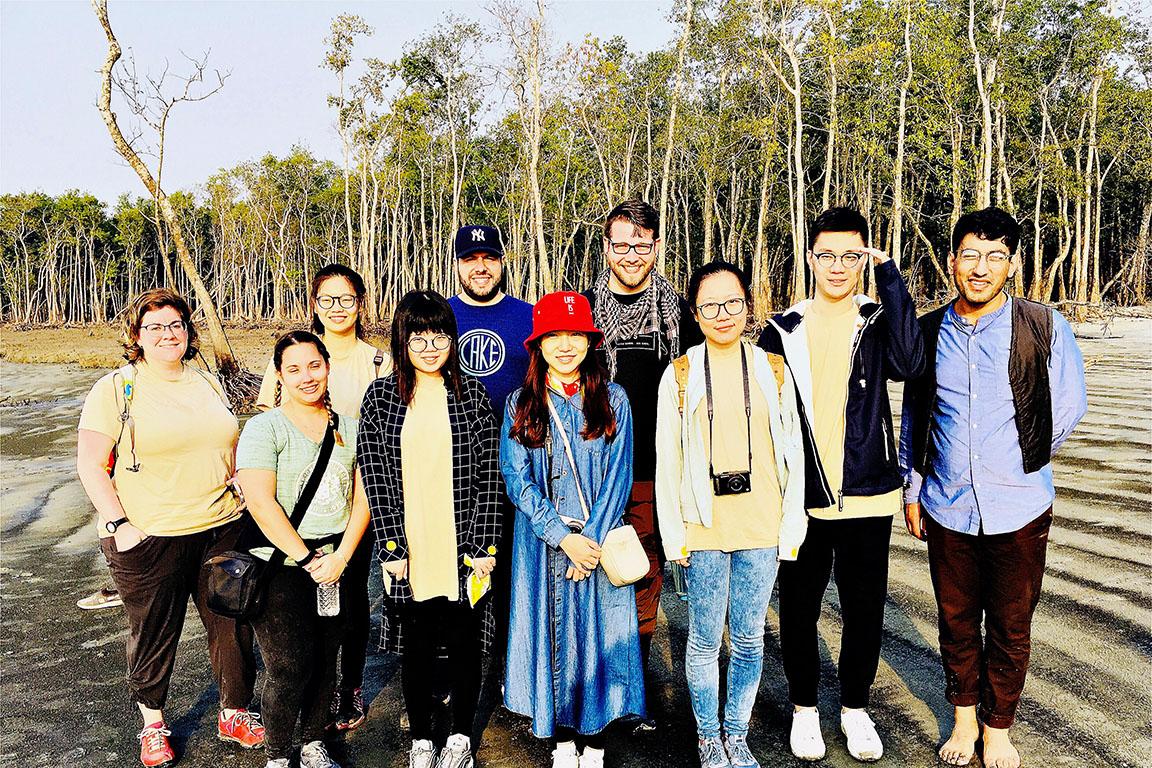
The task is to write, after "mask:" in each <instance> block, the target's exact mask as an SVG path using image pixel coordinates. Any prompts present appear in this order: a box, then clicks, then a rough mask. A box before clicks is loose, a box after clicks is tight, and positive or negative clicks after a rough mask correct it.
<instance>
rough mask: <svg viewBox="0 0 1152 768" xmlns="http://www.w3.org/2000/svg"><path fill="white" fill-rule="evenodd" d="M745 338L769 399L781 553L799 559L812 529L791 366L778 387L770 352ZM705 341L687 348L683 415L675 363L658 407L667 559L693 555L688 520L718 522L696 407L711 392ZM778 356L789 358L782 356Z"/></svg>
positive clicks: (660, 503) (659, 491)
mask: <svg viewBox="0 0 1152 768" xmlns="http://www.w3.org/2000/svg"><path fill="white" fill-rule="evenodd" d="M741 343H743V344H744V348H745V350H747V351H748V353H749V356H750V358H751V360H752V371H751V373H752V381H753V382H755V384H756V385H757V386H759V387H760V391H761V393H762V394H763V395H764V399H765V400H766V401H767V402H768V418H769V429H770V431H771V434H772V446H773V449H774V452H775V458H776V471H777V479H778V480H779V483H780V492H781V496H782V497H783V500H784V503H783V505H782V508H781V510H780V543H779V549H778V552H779V559H781V560H795V559H796V555H797V553H798V552H799V551H800V545H801V544H803V543H804V536H805V534H806V533H807V531H808V517H807V513H806V512H805V510H804V444H803V438H802V436H801V425H800V416H799V413H798V411H797V408H796V386H795V384H794V383H793V381H792V373H791V371H790V370H788V368H787V366H785V367H784V384H783V386H782V387H780V388H778V387H777V384H776V375H775V374H774V373H773V371H772V364H771V363H770V362H769V359H768V353H767V352H765V351H764V350H762V349H760V348H759V347H757V346H755V345H753V344H750V343H748V342H747V341H744V342H741ZM704 346H705V345H704V344H699V345H697V346H695V347H692V348H691V349H689V350H688V352H687V353H686V354H687V356H688V383H687V387H686V388H685V392H684V412H683V413H682V414H681V413H680V407H679V400H680V397H679V386H678V384H677V383H676V372H675V370H674V366H672V365H669V366H668V367H667V368H666V369H665V371H664V376H663V377H662V378H661V380H660V389H659V401H658V403H657V406H656V514H657V517H658V518H659V521H660V537H661V539H662V540H663V542H664V554H665V556H666V557H667V558H668V559H669V560H680V559H682V558H684V557H686V556H687V555H688V551H687V546H686V545H687V532H686V528H685V523H694V524H696V525H703V526H705V527H711V526H712V498H713V496H712V479H711V477H710V476H709V474H708V456H707V454H706V452H705V443H704V437H703V435H702V433H701V431H700V428H699V422H698V421H697V419H696V411H697V409H698V408H700V407H701V405H702V404H703V403H704V398H705V395H706V388H705V383H704ZM776 357H778V358H779V357H780V356H779V355H776ZM780 362H781V363H783V358H780ZM720 396H726V395H725V394H720Z"/></svg>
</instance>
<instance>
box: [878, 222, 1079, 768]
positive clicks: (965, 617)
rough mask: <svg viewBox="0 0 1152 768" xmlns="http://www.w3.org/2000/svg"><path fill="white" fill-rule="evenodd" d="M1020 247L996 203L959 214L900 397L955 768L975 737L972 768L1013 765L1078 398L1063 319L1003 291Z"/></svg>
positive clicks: (947, 754) (946, 754) (912, 518)
mask: <svg viewBox="0 0 1152 768" xmlns="http://www.w3.org/2000/svg"><path fill="white" fill-rule="evenodd" d="M1019 242H1020V226H1019V224H1018V223H1017V222H1016V220H1015V219H1013V218H1012V217H1011V216H1010V215H1009V214H1008V213H1006V212H1005V211H1002V210H1000V209H998V208H986V209H984V210H981V211H976V212H974V213H969V214H966V215H965V216H962V217H960V220H959V221H958V222H957V223H956V227H955V229H954V230H953V233H952V254H951V255H950V256H949V259H948V266H949V269H950V271H951V273H952V277H953V280H954V281H955V283H956V288H957V289H958V291H959V294H960V295H959V297H958V298H957V299H956V300H955V301H954V302H952V303H951V304H949V305H946V306H944V307H942V308H940V309H938V310H936V311H934V312H930V313H928V314H927V315H925V316H923V317H921V318H920V324H921V329H922V331H923V336H924V348H925V358H926V366H925V369H924V374H923V375H922V376H921V377H919V378H918V379H915V380H913V381H910V382H909V383H908V386H907V388H906V391H905V399H904V418H903V422H902V425H901V430H900V433H901V434H900V465H901V467H902V469H903V471H904V476H905V498H904V501H905V513H904V516H905V523H906V524H907V527H908V531H909V532H910V533H911V534H912V535H913V536H915V537H916V538H918V539H922V540H924V539H926V540H927V542H928V563H929V569H930V571H931V574H932V587H933V590H934V591H935V593H936V603H937V606H938V609H939V627H940V656H941V659H942V661H943V664H944V672H945V686H946V690H945V696H946V698H947V699H948V701H949V702H950V703H951V704H952V705H953V706H954V707H955V708H956V723H955V726H954V729H953V731H952V735H951V737H950V738H949V739H948V741H947V742H946V743H945V744H944V746H942V747H941V748H940V757H941V758H942V759H943V760H944V761H945V762H946V763H948V764H951V765H967V764H968V762H969V761H970V760H971V759H972V756H973V753H974V752H975V745H976V740H977V738H979V737H980V736H981V734H982V735H983V739H984V754H983V759H984V765H985V766H987V767H988V768H1017V767H1018V766H1019V765H1020V754H1019V752H1017V750H1016V748H1015V747H1014V746H1013V745H1012V742H1011V740H1010V739H1009V737H1008V728H1009V727H1010V726H1011V725H1012V722H1013V720H1014V718H1015V714H1016V707H1017V705H1018V704H1019V702H1020V694H1021V691H1022V690H1023V688H1024V678H1025V674H1026V673H1027V669H1028V657H1029V652H1030V650H1031V629H1032V615H1033V613H1034V611H1035V609H1036V604H1037V602H1038V601H1039V599H1040V585H1041V582H1042V580H1043V576H1044V559H1045V553H1046V551H1047V545H1048V532H1049V528H1050V527H1051V525H1052V502H1053V500H1054V499H1055V496H1056V492H1055V488H1054V487H1053V484H1052V464H1051V460H1052V455H1053V454H1054V453H1055V452H1056V450H1057V449H1058V448H1059V447H1060V445H1061V444H1062V443H1063V442H1064V441H1065V440H1066V439H1067V438H1068V436H1069V435H1070V434H1071V432H1072V430H1073V428H1074V427H1075V426H1076V423H1077V422H1079V421H1080V418H1081V417H1082V416H1083V415H1084V412H1085V410H1086V409H1087V405H1088V403H1087V394H1086V390H1085V384H1084V361H1083V359H1082V358H1081V355H1080V350H1079V348H1078V347H1077V346H1076V341H1075V338H1074V337H1073V334H1072V329H1071V327H1070V326H1069V325H1068V322H1067V321H1066V320H1065V319H1064V318H1063V317H1062V316H1061V315H1060V314H1059V313H1058V312H1055V311H1053V310H1051V309H1049V308H1048V307H1046V306H1044V305H1043V304H1037V303H1035V302H1031V301H1026V300H1024V299H1021V298H1018V297H1011V296H1008V295H1007V293H1005V291H1004V285H1005V283H1006V282H1007V281H1008V278H1010V277H1011V276H1013V275H1014V274H1015V272H1016V270H1017V269H1018V268H1019V264H1018V260H1017V259H1016V258H1015V254H1016V247H1017V245H1018V244H1019ZM982 618H983V621H984V628H985V630H984V635H985V636H984V637H982V636H981V631H980V627H981V619H982ZM981 726H982V729H981Z"/></svg>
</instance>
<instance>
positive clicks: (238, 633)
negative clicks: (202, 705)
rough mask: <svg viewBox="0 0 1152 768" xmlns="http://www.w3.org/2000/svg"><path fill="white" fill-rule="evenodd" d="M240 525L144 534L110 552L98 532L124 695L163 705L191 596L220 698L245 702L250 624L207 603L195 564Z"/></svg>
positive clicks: (226, 545) (252, 668)
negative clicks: (117, 613) (124, 619)
mask: <svg viewBox="0 0 1152 768" xmlns="http://www.w3.org/2000/svg"><path fill="white" fill-rule="evenodd" d="M241 527H242V526H241V522H240V521H239V520H237V521H235V522H232V523H228V524H227V525H222V526H219V527H217V528H212V529H211V530H207V531H202V532H201V533H193V534H189V535H187V536H149V537H148V538H146V539H144V541H142V542H140V543H139V544H137V545H136V546H135V547H132V549H130V550H128V551H127V552H117V551H116V542H115V540H114V539H112V538H106V539H101V540H100V548H101V550H102V551H103V552H104V556H105V557H106V558H107V559H108V563H109V566H110V568H111V570H112V580H113V581H114V582H115V583H116V589H118V590H119V591H120V596H121V597H122V598H123V599H124V612H125V613H126V614H127V615H128V647H127V651H128V690H129V693H130V694H131V697H132V701H134V702H137V703H139V704H143V705H144V706H146V707H148V708H150V709H163V708H164V704H165V703H166V702H167V700H168V686H169V683H170V682H171V679H172V667H173V665H175V663H176V645H177V643H178V642H179V641H180V633H181V631H183V629H184V618H185V616H186V615H187V613H188V598H189V597H191V598H192V602H193V603H194V604H195V605H196V610H197V611H198V612H199V613H200V620H201V621H202V622H203V623H204V629H205V630H206V632H207V635H208V658H209V661H210V663H211V665H212V675H213V677H214V678H215V680H216V686H217V688H218V689H219V690H220V706H222V707H224V708H226V709H242V708H245V707H247V706H248V703H249V702H250V701H251V699H252V686H253V685H254V684H255V682H256V659H255V657H254V655H253V653H252V628H251V627H249V626H248V625H247V624H244V623H239V622H236V621H234V620H232V619H226V618H224V617H222V616H217V615H216V614H214V613H212V611H210V610H208V606H207V604H206V602H205V597H206V595H207V586H208V585H207V577H206V574H205V573H204V572H203V571H202V569H201V567H200V566H201V564H202V563H203V562H204V561H205V560H206V559H207V558H209V557H212V556H213V555H216V554H219V553H221V552H225V551H227V550H230V549H235V547H236V541H237V539H238V537H239V535H240V531H241Z"/></svg>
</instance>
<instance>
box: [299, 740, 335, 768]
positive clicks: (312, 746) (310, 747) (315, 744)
mask: <svg viewBox="0 0 1152 768" xmlns="http://www.w3.org/2000/svg"><path fill="white" fill-rule="evenodd" d="M305 752H307V753H308V757H309V758H310V760H309V762H311V758H317V757H318V758H321V759H323V760H325V761H326V762H328V764H331V763H332V757H331V756H330V755H329V754H328V748H327V747H326V746H324V742H322V741H310V742H308V743H307V744H305V745H304V746H303V747H301V748H300V753H301V755H303V753H305Z"/></svg>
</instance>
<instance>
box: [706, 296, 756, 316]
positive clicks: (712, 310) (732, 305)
mask: <svg viewBox="0 0 1152 768" xmlns="http://www.w3.org/2000/svg"><path fill="white" fill-rule="evenodd" d="M745 304H747V302H746V301H745V300H744V299H728V301H725V302H723V303H720V302H715V301H710V302H708V303H707V304H700V305H697V307H696V311H697V312H699V313H700V317H702V318H704V319H705V320H715V319H716V318H718V317H720V307H724V311H725V312H726V313H727V314H728V317H735V316H736V315H742V314H744V305H745Z"/></svg>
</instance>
